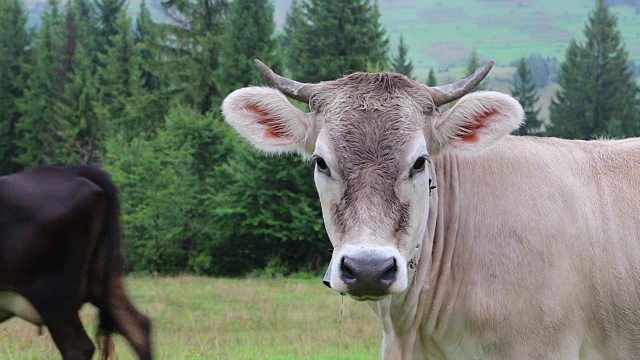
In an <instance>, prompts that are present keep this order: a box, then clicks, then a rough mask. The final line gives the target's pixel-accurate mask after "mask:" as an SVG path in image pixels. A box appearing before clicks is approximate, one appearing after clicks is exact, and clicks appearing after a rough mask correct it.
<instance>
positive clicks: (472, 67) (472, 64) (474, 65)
mask: <svg viewBox="0 0 640 360" xmlns="http://www.w3.org/2000/svg"><path fill="white" fill-rule="evenodd" d="M479 67H480V55H478V52H477V51H476V49H473V51H471V56H470V57H469V62H468V63H467V69H466V71H465V74H464V75H465V76H469V75H471V74H473V73H474V72H476V70H478V68H479ZM486 89H487V85H486V80H483V81H481V82H480V84H478V86H476V87H475V88H474V89H473V91H483V90H486Z"/></svg>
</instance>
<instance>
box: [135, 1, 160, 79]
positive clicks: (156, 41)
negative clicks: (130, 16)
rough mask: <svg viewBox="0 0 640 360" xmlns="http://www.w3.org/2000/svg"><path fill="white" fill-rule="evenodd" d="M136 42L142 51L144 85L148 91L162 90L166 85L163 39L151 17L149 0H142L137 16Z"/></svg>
mask: <svg viewBox="0 0 640 360" xmlns="http://www.w3.org/2000/svg"><path fill="white" fill-rule="evenodd" d="M135 44H136V47H137V48H138V51H139V52H140V58H141V67H142V74H141V77H142V83H143V84H142V86H143V87H144V89H146V90H148V91H156V90H160V89H162V88H163V87H164V86H165V84H164V83H165V81H163V80H162V75H161V74H160V72H161V65H162V64H161V61H162V53H161V41H160V35H159V29H158V26H157V24H156V23H154V22H153V19H152V18H151V12H150V11H149V7H148V6H147V2H146V1H145V0H142V3H141V4H140V12H139V13H138V17H137V18H136V33H135Z"/></svg>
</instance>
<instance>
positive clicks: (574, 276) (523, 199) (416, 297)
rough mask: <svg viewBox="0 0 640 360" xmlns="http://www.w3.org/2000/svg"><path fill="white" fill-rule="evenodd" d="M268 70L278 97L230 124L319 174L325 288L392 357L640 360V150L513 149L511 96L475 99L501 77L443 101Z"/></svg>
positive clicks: (609, 146) (404, 90)
mask: <svg viewBox="0 0 640 360" xmlns="http://www.w3.org/2000/svg"><path fill="white" fill-rule="evenodd" d="M258 68H259V69H260V71H261V72H262V73H263V75H264V76H265V77H266V78H267V79H268V80H269V82H270V83H271V84H272V85H274V86H275V87H277V88H278V90H279V92H277V91H275V90H272V89H267V88H258V87H248V88H244V89H239V90H236V91H235V92H233V93H232V94H230V95H229V96H228V97H227V98H226V99H225V101H224V103H223V114H224V115H225V118H226V120H227V121H228V122H229V123H230V124H231V125H232V126H233V127H234V128H235V129H236V130H237V131H238V133H240V134H241V135H243V136H244V137H245V138H247V139H248V140H249V141H250V142H251V143H252V144H254V145H255V146H256V147H258V148H259V149H262V150H265V151H270V152H297V153H299V154H301V155H303V156H312V157H313V158H315V159H316V170H315V175H314V176H315V183H316V187H317V189H318V193H319V197H320V203H321V205H322V212H323V217H324V221H325V227H326V230H327V233H328V234H329V238H330V240H331V243H332V245H333V256H332V259H331V263H330V265H329V269H328V271H327V274H326V275H325V283H326V284H327V285H329V286H330V287H331V288H332V289H334V290H336V291H338V292H341V293H346V294H348V295H350V296H351V297H352V298H354V299H356V300H359V301H369V303H370V304H371V306H372V308H373V309H374V310H375V312H376V314H377V315H378V317H379V319H380V321H381V324H382V328H383V344H382V353H383V358H384V359H387V360H389V359H517V360H526V359H545V360H546V359H640V176H639V174H640V173H639V172H638V169H640V139H628V140H616V141H606V140H594V141H570V140H561V139H552V138H535V137H514V136H510V135H508V134H509V133H511V132H512V131H513V130H514V129H517V128H518V127H519V126H520V124H521V123H522V121H523V118H524V112H523V110H522V107H521V106H520V104H519V103H518V102H517V101H516V100H515V99H513V98H511V97H510V96H507V95H505V94H500V93H496V92H475V93H471V94H468V95H465V94H466V93H468V92H469V91H470V90H471V89H472V88H473V86H475V85H476V84H478V83H479V82H480V80H482V78H483V77H484V76H485V75H486V74H487V72H488V70H489V68H490V65H485V67H483V69H482V70H480V71H479V72H477V73H476V74H473V75H471V76H470V77H468V78H467V79H464V80H461V81H458V82H455V83H453V84H449V85H445V86H443V87H426V86H424V85H422V84H418V83H416V82H414V81H412V80H410V79H407V78H405V77H404V76H401V75H399V74H393V73H381V74H367V73H357V74H352V75H349V76H346V77H343V78H341V79H338V80H335V81H329V82H323V83H319V84H301V83H298V82H295V81H292V80H289V79H284V78H282V77H280V76H278V75H277V74H274V73H273V72H272V71H271V70H270V69H268V68H267V67H266V66H264V64H261V63H258ZM283 94H286V95H287V96H289V97H292V98H295V99H297V100H300V101H305V102H308V103H309V107H310V111H309V112H308V113H303V112H301V111H299V110H298V109H297V108H295V107H293V106H291V105H290V104H289V103H288V101H287V99H285V98H284V97H283V96H282V95H283ZM457 99H459V101H458V102H457V103H456V105H455V106H453V107H452V108H451V109H449V110H447V111H445V112H442V111H441V110H440V108H439V107H440V106H441V105H443V104H446V103H448V102H451V101H453V100H457Z"/></svg>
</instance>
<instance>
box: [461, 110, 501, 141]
mask: <svg viewBox="0 0 640 360" xmlns="http://www.w3.org/2000/svg"><path fill="white" fill-rule="evenodd" d="M497 115H500V112H498V110H496V109H489V110H487V111H485V112H483V113H481V114H479V115H478V116H476V117H475V118H474V119H473V121H471V122H468V123H465V124H463V125H461V126H460V129H461V130H463V131H461V132H460V134H458V136H459V138H460V140H462V141H463V142H467V143H474V142H478V140H480V139H479V138H478V136H479V135H480V134H479V131H478V130H480V129H482V128H485V127H487V126H488V123H489V119H490V118H491V117H493V116H497Z"/></svg>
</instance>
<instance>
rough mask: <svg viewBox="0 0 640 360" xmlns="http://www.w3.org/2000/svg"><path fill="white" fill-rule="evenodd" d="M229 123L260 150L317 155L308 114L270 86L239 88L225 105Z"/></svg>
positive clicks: (225, 115)
mask: <svg viewBox="0 0 640 360" xmlns="http://www.w3.org/2000/svg"><path fill="white" fill-rule="evenodd" d="M222 114H223V115H224V118H225V120H226V121H227V122H228V123H229V124H230V125H231V126H232V127H233V128H234V129H235V130H236V131H237V132H238V133H239V134H240V135H242V136H243V137H244V138H246V139H247V140H248V141H249V142H250V143H251V144H253V145H254V146H255V147H256V148H258V149H260V150H263V151H266V152H270V153H287V152H288V153H291V152H297V153H299V154H301V155H303V156H308V155H310V154H311V153H312V152H313V150H314V149H313V146H314V138H315V137H314V136H312V135H313V133H314V131H315V130H314V127H313V126H312V125H313V124H312V121H311V119H310V117H309V115H308V114H306V113H304V112H303V111H301V110H300V109H298V108H296V107H295V106H293V105H292V104H291V103H290V102H289V100H287V98H286V97H285V96H284V95H283V94H282V93H281V92H279V91H277V90H275V89H272V88H268V87H246V88H242V89H238V90H236V91H234V92H232V93H231V94H229V96H227V97H226V98H225V99H224V101H223V102H222Z"/></svg>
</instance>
